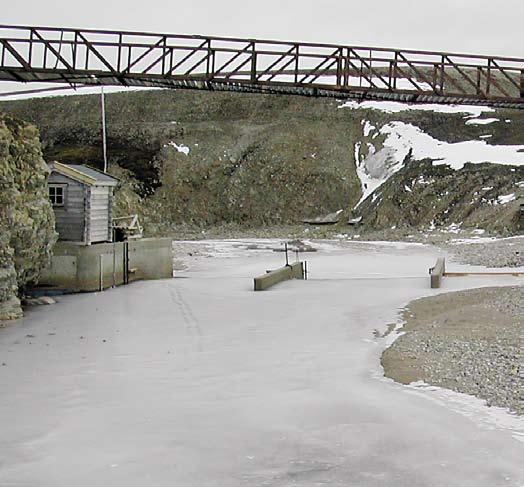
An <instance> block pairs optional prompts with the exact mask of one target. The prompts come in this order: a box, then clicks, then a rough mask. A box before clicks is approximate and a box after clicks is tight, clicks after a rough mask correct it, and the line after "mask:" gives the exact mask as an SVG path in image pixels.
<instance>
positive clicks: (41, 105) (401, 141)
mask: <svg viewBox="0 0 524 487" xmlns="http://www.w3.org/2000/svg"><path fill="white" fill-rule="evenodd" d="M0 110H3V111H6V112H9V113H11V114H14V115H16V116H18V117H21V118H24V119H27V120H30V121H32V122H33V123H35V124H36V125H37V126H38V127H39V129H40V131H41V135H42V143H43V150H44V155H45V157H46V158H48V159H57V160H60V161H62V162H75V163H78V162H82V163H89V164H92V165H95V166H98V167H100V165H101V160H102V151H101V129H100V120H99V117H100V107H99V98H98V96H96V95H84V96H68V97H54V98H42V99H34V100H24V101H16V102H4V103H1V104H0ZM106 110H107V122H108V145H109V157H110V161H111V163H112V165H113V170H114V171H116V172H118V173H119V174H121V171H122V169H124V170H125V178H124V179H125V181H127V182H128V183H129V184H126V185H124V189H125V191H124V192H123V193H122V194H125V201H126V203H125V204H123V205H121V206H122V207H124V208H125V211H129V210H130V209H131V207H132V204H135V205H136V206H139V207H140V208H139V210H136V211H140V212H141V213H142V215H143V217H144V218H145V220H146V224H147V225H146V230H149V231H150V232H154V233H158V232H170V231H172V229H173V228H176V226H178V225H180V224H190V225H194V226H197V227H202V228H205V227H209V226H213V225H219V224H223V223H235V224H240V225H244V226H264V225H280V224H293V223H297V222H301V221H302V219H304V218H312V217H316V216H321V215H325V214H328V213H332V212H339V217H340V218H341V223H340V225H341V226H344V225H345V222H346V219H347V217H358V218H360V217H362V220H361V221H362V223H361V225H363V226H364V227H365V228H367V229H377V228H379V229H380V228H388V227H392V226H406V227H417V228H424V227H429V228H433V227H439V226H445V227H449V226H457V227H461V226H462V227H471V228H482V229H486V230H490V231H492V232H499V233H505V234H507V233H515V232H518V231H519V230H518V221H517V219H516V217H515V215H516V209H517V206H518V199H519V194H520V192H521V191H522V184H523V183H522V181H523V180H524V177H523V176H522V166H523V164H524V152H523V151H524V135H523V134H524V113H523V112H520V111H511V110H497V111H494V110H491V109H482V108H471V107H445V106H443V107H438V106H432V107H427V106H407V105H401V104H392V103H377V102H366V103H363V104H360V105H357V104H356V103H353V102H347V103H344V102H341V101H338V100H334V99H313V98H302V97H292V96H271V95H253V94H232V93H211V92H209V93H207V92H191V91H183V90H179V91H161V90H154V91H135V92H129V93H115V94H111V95H107V97H106ZM417 181H418V183H417ZM429 181H432V182H431V183H429ZM133 195H134V196H133ZM340 210H342V211H340Z"/></svg>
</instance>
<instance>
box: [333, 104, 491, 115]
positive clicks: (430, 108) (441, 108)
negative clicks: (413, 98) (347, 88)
mask: <svg viewBox="0 0 524 487" xmlns="http://www.w3.org/2000/svg"><path fill="white" fill-rule="evenodd" d="M338 108H353V109H359V108H363V109H372V110H379V111H381V112H385V113H400V112H407V111H413V110H415V111H416V110H419V111H425V112H438V113H466V114H471V115H472V116H474V117H480V115H482V114H483V113H487V112H494V111H495V109H493V108H490V107H485V106H469V105H439V104H420V105H417V104H408V103H401V102H397V101H371V100H369V101H363V102H360V103H359V102H357V101H354V100H350V101H346V102H344V103H343V104H342V105H339V107H338Z"/></svg>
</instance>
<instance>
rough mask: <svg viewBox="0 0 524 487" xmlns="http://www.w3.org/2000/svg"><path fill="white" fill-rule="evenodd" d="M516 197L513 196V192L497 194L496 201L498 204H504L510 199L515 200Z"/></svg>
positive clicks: (509, 201)
mask: <svg viewBox="0 0 524 487" xmlns="http://www.w3.org/2000/svg"><path fill="white" fill-rule="evenodd" d="M516 199H517V197H516V196H515V193H511V194H505V195H502V196H499V197H498V198H497V201H498V202H499V204H500V205H506V204H508V203H511V202H512V201H515V200H516Z"/></svg>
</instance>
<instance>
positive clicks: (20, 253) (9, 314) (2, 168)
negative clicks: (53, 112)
mask: <svg viewBox="0 0 524 487" xmlns="http://www.w3.org/2000/svg"><path fill="white" fill-rule="evenodd" d="M48 173H49V170H48V168H47V165H46V164H45V162H44V159H43V158H42V151H41V146H40V141H39V137H38V130H37V129H36V127H34V126H32V125H29V124H26V123H22V122H19V121H16V120H14V119H12V118H9V117H3V116H0V319H12V318H18V317H20V316H21V314H22V311H21V308H20V301H19V299H18V294H19V292H20V290H23V288H24V287H25V286H26V285H27V284H29V283H33V282H36V281H37V280H38V277H39V274H40V272H41V270H42V269H43V268H44V267H45V266H46V265H47V264H48V262H49V258H50V255H51V249H52V247H53V245H54V243H55V241H56V233H55V219H54V214H53V209H52V207H51V204H50V201H49V197H48V190H47V176H48Z"/></svg>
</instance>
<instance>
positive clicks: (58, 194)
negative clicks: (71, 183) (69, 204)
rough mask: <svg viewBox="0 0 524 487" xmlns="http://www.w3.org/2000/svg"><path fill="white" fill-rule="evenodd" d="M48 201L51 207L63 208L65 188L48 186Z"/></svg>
mask: <svg viewBox="0 0 524 487" xmlns="http://www.w3.org/2000/svg"><path fill="white" fill-rule="evenodd" d="M49 199H50V200H51V203H52V205H53V206H64V201H65V187H64V186H61V185H49Z"/></svg>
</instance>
